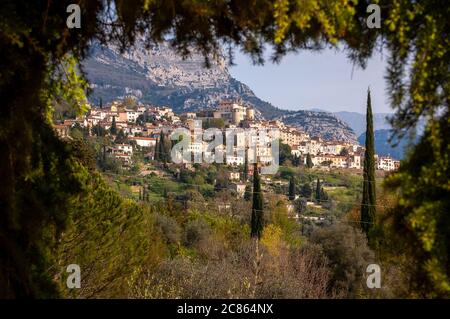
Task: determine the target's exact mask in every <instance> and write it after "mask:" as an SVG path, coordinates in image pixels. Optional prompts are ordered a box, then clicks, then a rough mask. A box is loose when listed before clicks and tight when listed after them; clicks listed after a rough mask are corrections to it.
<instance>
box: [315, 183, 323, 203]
mask: <svg viewBox="0 0 450 319" xmlns="http://www.w3.org/2000/svg"><path fill="white" fill-rule="evenodd" d="M321 190H322V187H321V186H320V179H317V185H316V201H317V202H318V203H320V200H321V195H322V193H321Z"/></svg>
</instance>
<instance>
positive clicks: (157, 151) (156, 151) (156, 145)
mask: <svg viewBox="0 0 450 319" xmlns="http://www.w3.org/2000/svg"><path fill="white" fill-rule="evenodd" d="M153 158H154V160H155V161H158V160H159V137H158V138H157V139H156V144H155V151H154V155H153Z"/></svg>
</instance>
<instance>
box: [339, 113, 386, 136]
mask: <svg viewBox="0 0 450 319" xmlns="http://www.w3.org/2000/svg"><path fill="white" fill-rule="evenodd" d="M334 114H335V115H336V116H337V117H338V118H340V119H341V120H343V121H344V122H346V123H347V124H348V125H349V126H350V127H351V128H352V129H353V130H354V131H355V133H356V135H357V136H359V135H361V134H362V133H363V132H365V131H366V114H362V113H357V112H345V111H343V112H335V113H334ZM390 115H392V114H390V113H374V114H373V127H374V130H389V129H391V125H390V124H389V122H388V121H387V119H386V118H387V117H388V116H390Z"/></svg>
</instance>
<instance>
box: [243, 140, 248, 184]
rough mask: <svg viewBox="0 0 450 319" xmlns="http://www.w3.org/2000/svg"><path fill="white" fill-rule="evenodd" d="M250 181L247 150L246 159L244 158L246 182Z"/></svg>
mask: <svg viewBox="0 0 450 319" xmlns="http://www.w3.org/2000/svg"><path fill="white" fill-rule="evenodd" d="M247 179H248V148H246V149H245V158H244V182H247Z"/></svg>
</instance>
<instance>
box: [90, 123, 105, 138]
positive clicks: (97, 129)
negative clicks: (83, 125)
mask: <svg viewBox="0 0 450 319" xmlns="http://www.w3.org/2000/svg"><path fill="white" fill-rule="evenodd" d="M91 132H92V134H94V135H97V137H103V136H105V135H106V130H105V128H104V127H102V126H100V124H97V125H94V126H93V127H92V130H91Z"/></svg>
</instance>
